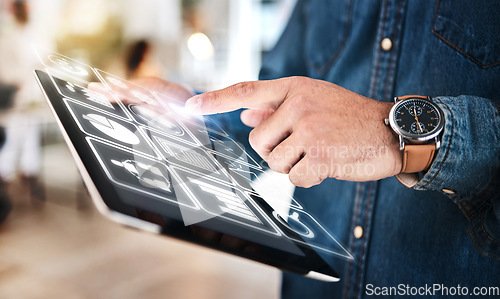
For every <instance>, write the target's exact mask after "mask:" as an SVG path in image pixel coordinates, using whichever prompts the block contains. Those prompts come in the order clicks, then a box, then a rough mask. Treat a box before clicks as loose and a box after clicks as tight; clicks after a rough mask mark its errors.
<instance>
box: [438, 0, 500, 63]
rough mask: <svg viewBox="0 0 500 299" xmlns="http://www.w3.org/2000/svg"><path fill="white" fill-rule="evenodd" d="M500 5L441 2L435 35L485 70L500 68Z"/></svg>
mask: <svg viewBox="0 0 500 299" xmlns="http://www.w3.org/2000/svg"><path fill="white" fill-rule="evenodd" d="M499 13H500V1H498V0H481V1H471V0H438V1H437V4H436V13H435V17H434V24H433V27H432V32H434V34H435V35H437V36H438V37H439V38H440V39H442V40H443V41H444V42H445V43H447V44H448V45H449V46H451V47H452V48H454V49H455V50H456V51H458V52H459V53H461V54H462V55H464V56H465V57H467V58H468V59H470V60H471V61H473V62H474V63H476V64H477V65H479V66H481V67H484V68H485V67H491V66H497V65H500V21H499Z"/></svg>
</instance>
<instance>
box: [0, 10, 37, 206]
mask: <svg viewBox="0 0 500 299" xmlns="http://www.w3.org/2000/svg"><path fill="white" fill-rule="evenodd" d="M9 8H10V12H11V18H6V19H5V20H2V21H3V22H2V25H1V27H0V82H2V83H4V84H9V85H13V86H16V87H17V92H16V94H15V96H14V101H13V104H12V107H11V108H10V109H9V111H8V112H7V113H5V114H4V115H3V116H2V119H1V125H2V126H3V127H5V134H6V136H5V137H6V140H5V144H4V145H3V147H2V148H1V150H0V182H1V184H2V186H4V187H3V189H4V194H8V191H9V190H8V189H9V188H8V185H9V184H10V183H11V182H12V181H13V180H14V179H15V177H16V174H17V173H18V168H19V172H20V175H21V179H22V183H23V184H24V185H25V186H26V187H27V188H28V191H29V193H30V196H31V198H32V199H44V198H43V197H44V195H43V190H42V186H41V184H40V182H39V171H40V158H41V157H40V156H41V125H40V116H39V113H40V112H39V108H40V107H41V104H42V98H41V96H40V92H39V90H38V87H37V85H36V83H35V82H34V80H33V73H32V72H33V69H34V68H36V66H37V64H38V60H37V58H36V56H35V55H34V54H33V50H32V47H31V44H32V43H33V42H34V41H35V36H34V34H33V30H32V27H31V24H30V13H29V12H30V11H29V3H28V1H19V0H16V1H11V2H10V6H9Z"/></svg>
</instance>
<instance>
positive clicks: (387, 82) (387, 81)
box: [382, 1, 402, 100]
mask: <svg viewBox="0 0 500 299" xmlns="http://www.w3.org/2000/svg"><path fill="white" fill-rule="evenodd" d="M401 4H402V1H399V2H398V10H397V14H396V22H395V25H396V26H395V28H394V33H393V35H392V41H393V42H394V47H393V50H392V51H391V57H390V58H389V61H390V62H389V69H388V70H387V80H386V83H385V91H384V98H383V99H382V100H385V99H387V98H388V97H389V95H388V94H389V89H390V85H391V84H390V81H391V78H392V71H393V70H392V66H393V64H394V63H395V59H396V43H398V46H399V44H401V42H397V36H398V33H399V31H398V29H399V24H398V22H399V18H400V17H401ZM395 70H396V67H394V72H395ZM392 86H394V81H393V84H392Z"/></svg>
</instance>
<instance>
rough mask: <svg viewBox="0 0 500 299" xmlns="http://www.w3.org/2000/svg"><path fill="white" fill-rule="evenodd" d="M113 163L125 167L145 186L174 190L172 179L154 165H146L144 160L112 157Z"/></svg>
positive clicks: (167, 190)
mask: <svg viewBox="0 0 500 299" xmlns="http://www.w3.org/2000/svg"><path fill="white" fill-rule="evenodd" d="M111 163H113V164H115V165H116V166H118V167H123V169H125V170H126V171H127V172H128V173H130V174H131V175H133V176H135V177H136V178H137V179H138V180H139V182H140V183H141V184H142V185H144V186H145V187H149V188H156V189H160V190H164V191H166V192H172V188H171V186H172V185H171V183H170V180H169V179H168V178H167V177H165V176H164V175H163V174H162V172H161V170H160V169H159V168H158V167H156V166H154V165H146V164H144V163H142V162H138V161H135V160H130V159H128V160H124V161H118V160H115V159H111Z"/></svg>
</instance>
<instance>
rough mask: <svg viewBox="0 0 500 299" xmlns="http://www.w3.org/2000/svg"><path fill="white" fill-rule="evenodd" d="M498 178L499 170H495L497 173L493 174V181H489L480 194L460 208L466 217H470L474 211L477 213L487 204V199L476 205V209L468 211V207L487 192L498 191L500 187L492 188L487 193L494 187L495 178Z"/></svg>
mask: <svg viewBox="0 0 500 299" xmlns="http://www.w3.org/2000/svg"><path fill="white" fill-rule="evenodd" d="M498 176H500V170H497V172H496V173H495V175H494V176H493V179H491V181H490V183H489V184H488V186H486V187H485V188H484V189H483V190H481V192H479V193H478V194H477V195H476V196H474V197H473V198H472V199H471V200H470V201H468V202H467V203H466V204H464V205H462V208H463V209H464V210H466V211H467V212H466V214H467V216H470V215H472V214H474V212H475V211H477V210H478V209H479V208H481V207H482V206H483V205H484V204H485V203H486V202H488V200H489V198H485V199H484V200H483V201H482V202H481V203H480V204H478V205H477V206H476V207H474V208H471V209H470V210H469V209H468V208H469V206H471V205H472V204H474V203H475V202H476V201H478V200H479V199H480V198H481V197H482V196H483V195H484V194H486V193H488V192H491V193H493V194H494V193H495V192H496V191H497V190H499V189H500V186H496V188H493V190H491V191H489V189H490V188H492V187H495V181H496V178H497V177H498Z"/></svg>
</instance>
